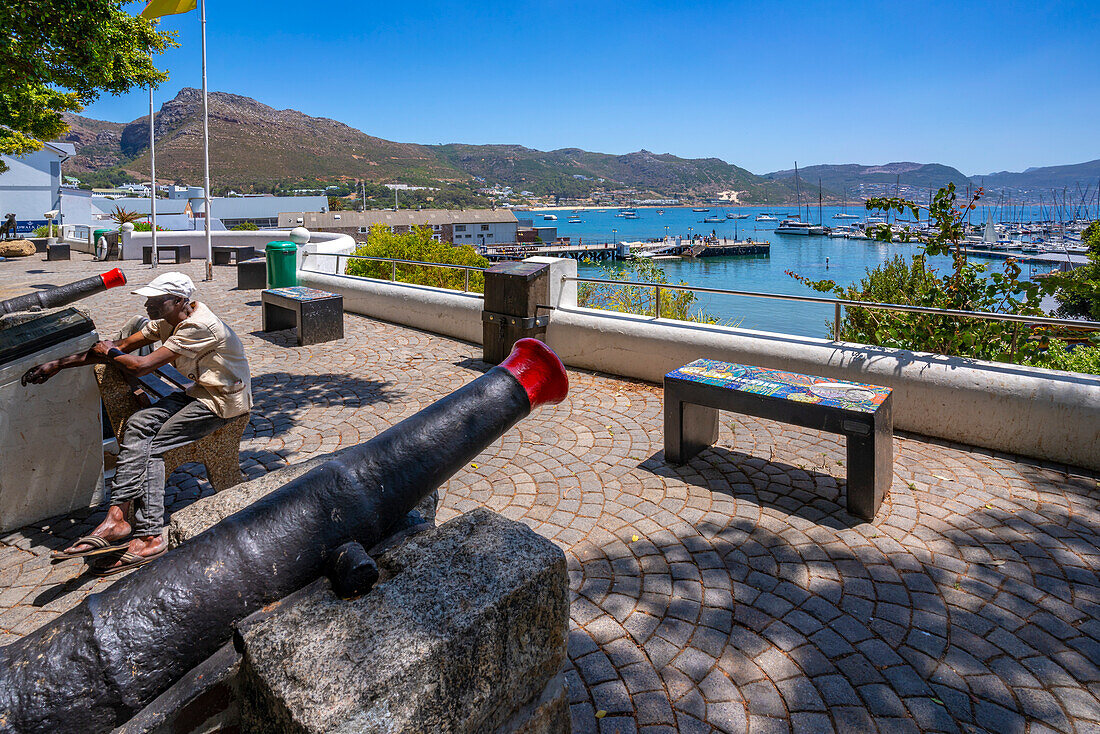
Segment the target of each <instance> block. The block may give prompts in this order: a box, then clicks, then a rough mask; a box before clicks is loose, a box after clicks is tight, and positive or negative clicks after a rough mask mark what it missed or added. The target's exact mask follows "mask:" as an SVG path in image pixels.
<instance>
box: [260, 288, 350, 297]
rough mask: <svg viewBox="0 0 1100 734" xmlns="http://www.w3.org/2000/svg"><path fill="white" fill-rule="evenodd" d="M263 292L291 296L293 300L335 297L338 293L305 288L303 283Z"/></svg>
mask: <svg viewBox="0 0 1100 734" xmlns="http://www.w3.org/2000/svg"><path fill="white" fill-rule="evenodd" d="M264 293H271V294H274V295H276V296H282V297H283V298H293V299H294V300H295V301H318V300H320V299H322V298H336V297H337V296H339V295H340V294H339V293H329V292H328V291H319V290H317V289H316V288H306V287H305V286H304V285H296V286H291V287H289V288H268V289H267V290H265V291H264Z"/></svg>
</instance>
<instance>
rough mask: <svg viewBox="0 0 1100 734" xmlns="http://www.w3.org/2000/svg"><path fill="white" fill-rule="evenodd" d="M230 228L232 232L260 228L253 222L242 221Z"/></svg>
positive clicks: (253, 230)
mask: <svg viewBox="0 0 1100 734" xmlns="http://www.w3.org/2000/svg"><path fill="white" fill-rule="evenodd" d="M229 229H230V231H232V232H256V231H258V230H259V229H260V228H259V227H257V226H256V225H255V224H253V223H252V222H241V223H240V224H235V225H233V226H232V227H230V228H229Z"/></svg>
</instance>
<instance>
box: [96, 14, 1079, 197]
mask: <svg viewBox="0 0 1100 734" xmlns="http://www.w3.org/2000/svg"><path fill="white" fill-rule="evenodd" d="M143 7H144V2H135V3H132V4H131V5H129V6H127V8H128V9H129V10H131V12H134V13H138V12H140V10H141V8H143ZM207 20H208V23H207V33H208V35H207V41H208V62H209V68H208V82H209V87H210V89H211V90H215V91H226V92H234V93H237V94H243V95H247V96H250V97H255V98H256V99H258V100H260V101H261V102H264V103H265V104H269V105H271V106H273V107H276V108H280V109H281V108H293V109H297V110H301V111H302V112H305V113H307V114H310V115H315V116H320V117H332V118H335V119H337V120H340V121H342V122H345V123H347V124H349V125H351V126H353V127H356V128H358V129H360V130H363V131H364V132H366V133H369V134H371V135H377V136H379V137H383V138H387V139H391V140H398V141H403V142H417V143H440V142H465V143H518V144H522V145H526V146H529V147H532V148H539V149H543V150H547V149H553V148H562V147H580V148H585V149H588V150H596V151H602V152H608V153H626V152H629V151H634V150H638V149H640V148H645V149H647V150H651V151H655V152H661V153H663V152H670V153H674V154H676V155H681V156H686V157H706V156H717V157H719V158H722V159H723V160H726V161H729V162H731V163H735V164H737V165H740V166H743V167H745V168H747V169H749V170H750V171H753V172H755V173H765V172H768V171H772V170H776V169H780V168H790V167H791V166H792V164H793V162H794V161H795V160H797V161H798V163H799V165H812V164H816V163H850V162H855V163H865V164H875V163H885V162H890V161H898V160H912V161H920V162H940V163H946V164H948V165H953V166H956V167H957V168H959V169H960V170H962V171H963V172H964V173H966V174H970V175H973V174H981V173H989V172H992V171H995V170H1022V169H1024V168H1026V167H1028V166H1043V165H1056V164H1062V163H1077V162H1081V161H1086V160H1092V159H1095V158H1100V134H1098V133H1100V2H1096V0H1092V1H1091V2H1072V3H1071V2H1060V3H1052V2H1047V3H1044V2H1028V3H1014V2H997V3H966V2H964V3H958V2H954V3H941V2H918V3H899V2H883V3H837V2H831V3H824V2H822V3H816V2H766V3H761V2H755V3H747V2H726V3H715V2H665V3H658V2H646V1H645V0H637V1H636V2H630V3H627V2H623V3H609V2H545V3H522V2H512V3H503V2H501V3H494V4H485V3H476V2H473V0H469V1H467V2H433V1H430V0H429V1H427V2H419V3H374V2H354V1H353V2H348V3H323V4H321V3H303V2H285V1H284V0H270V1H268V2H264V3H254V2H227V1H226V0H208V3H207ZM162 27H164V28H169V29H176V30H178V31H179V41H180V43H181V47H180V48H179V49H176V50H174V51H172V52H170V53H168V54H165V55H163V56H160V57H158V66H160V67H161V68H167V69H168V71H169V74H170V79H169V81H168V82H167V83H166V84H164V85H163V86H162V87H161V89H159V90H157V91H156V92H155V100H156V104H157V106H158V107H159V105H160V103H161V102H163V101H165V100H167V99H170V98H171V97H172V96H174V95H175V93H176V91H177V90H178V89H179V88H180V87H183V86H193V87H199V86H200V82H201V75H200V46H199V14H198V11H195V12H192V13H188V14H186V15H177V16H169V17H167V18H164V19H163V20H162ZM147 111H148V94H147V93H146V92H144V91H139V92H136V93H133V94H130V95H127V96H124V97H111V96H104V97H102V98H101V99H100V100H99V101H97V102H96V103H95V104H93V105H91V106H89V107H88V108H87V109H86V110H85V113H84V114H86V115H88V116H90V117H95V118H99V119H107V120H115V121H129V120H132V119H134V118H136V117H138V116H140V115H142V114H145V113H146V112H147Z"/></svg>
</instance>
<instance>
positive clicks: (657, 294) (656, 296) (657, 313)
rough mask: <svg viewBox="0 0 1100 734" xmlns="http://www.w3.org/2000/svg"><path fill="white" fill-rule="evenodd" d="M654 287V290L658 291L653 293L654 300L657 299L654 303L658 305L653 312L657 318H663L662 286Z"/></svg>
mask: <svg viewBox="0 0 1100 734" xmlns="http://www.w3.org/2000/svg"><path fill="white" fill-rule="evenodd" d="M653 289H654V291H656V292H655V293H654V294H653V295H654V298H653V300H654V301H655V304H654V305H655V306H656V309H655V310H654V312H653V313H654V315H655V318H658V319H659V318H661V286H659V285H654V286H653Z"/></svg>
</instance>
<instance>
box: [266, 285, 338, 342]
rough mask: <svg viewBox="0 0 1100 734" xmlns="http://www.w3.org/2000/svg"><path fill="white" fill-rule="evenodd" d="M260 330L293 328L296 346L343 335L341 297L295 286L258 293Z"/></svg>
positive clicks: (334, 338)
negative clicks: (261, 320) (294, 329)
mask: <svg viewBox="0 0 1100 734" xmlns="http://www.w3.org/2000/svg"><path fill="white" fill-rule="evenodd" d="M260 301H261V302H262V303H263V326H262V329H263V331H277V330H279V329H289V328H291V327H297V329H298V346H300V347H304V346H307V345H309V344H320V343H321V342H328V341H334V340H336V339H343V338H344V297H343V296H341V295H340V294H339V293H329V292H328V291H319V290H315V289H313V288H306V287H304V286H300V285H296V286H293V287H290V288H269V289H267V290H265V291H264V292H263V293H261V294H260Z"/></svg>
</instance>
